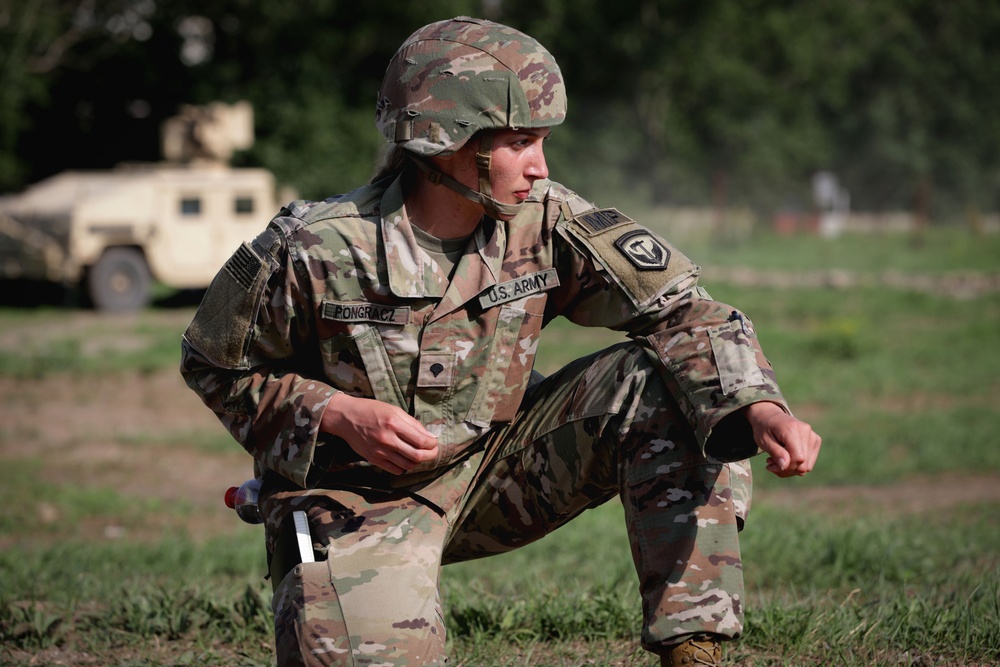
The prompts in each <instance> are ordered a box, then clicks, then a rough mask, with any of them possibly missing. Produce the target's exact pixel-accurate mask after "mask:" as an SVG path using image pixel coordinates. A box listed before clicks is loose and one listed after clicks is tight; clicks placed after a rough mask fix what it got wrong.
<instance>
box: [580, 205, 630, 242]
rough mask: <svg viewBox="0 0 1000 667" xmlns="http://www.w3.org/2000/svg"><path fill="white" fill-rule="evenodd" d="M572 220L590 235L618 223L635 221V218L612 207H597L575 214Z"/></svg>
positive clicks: (604, 230) (615, 225)
mask: <svg viewBox="0 0 1000 667" xmlns="http://www.w3.org/2000/svg"><path fill="white" fill-rule="evenodd" d="M574 220H576V221H577V222H578V223H579V224H580V226H581V227H583V228H584V230H585V231H587V233H588V234H590V235H591V236H593V235H594V234H600V233H601V232H606V231H607V230H609V229H611V228H612V227H617V226H618V225H624V224H628V223H630V222H635V220H633V219H632V218H630V217H628V216H627V215H625V214H624V213H622V212H621V211H619V210H618V209H614V208H599V209H596V210H593V211H590V212H588V213H584V214H583V215H580V216H577V217H576V218H574Z"/></svg>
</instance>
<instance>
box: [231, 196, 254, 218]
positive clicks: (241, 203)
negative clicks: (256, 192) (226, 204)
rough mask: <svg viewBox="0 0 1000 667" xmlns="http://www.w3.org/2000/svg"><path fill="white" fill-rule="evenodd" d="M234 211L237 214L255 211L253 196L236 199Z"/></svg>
mask: <svg viewBox="0 0 1000 667" xmlns="http://www.w3.org/2000/svg"><path fill="white" fill-rule="evenodd" d="M233 212H234V213H236V214H237V215H246V214H247V213H253V197H237V198H236V199H234V200H233Z"/></svg>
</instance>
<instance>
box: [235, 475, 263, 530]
mask: <svg viewBox="0 0 1000 667" xmlns="http://www.w3.org/2000/svg"><path fill="white" fill-rule="evenodd" d="M259 495H260V480H259V479H248V480H247V481H245V482H243V483H242V484H240V485H239V486H231V487H229V489H228V490H227V491H226V507H228V508H230V509H233V510H236V515H237V516H238V517H240V518H241V519H243V520H244V521H246V522H247V523H264V517H263V516H262V515H261V513H260V507H258V505H257V498H258V496H259Z"/></svg>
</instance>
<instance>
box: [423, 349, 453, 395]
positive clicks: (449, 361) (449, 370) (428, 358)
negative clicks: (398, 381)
mask: <svg viewBox="0 0 1000 667" xmlns="http://www.w3.org/2000/svg"><path fill="white" fill-rule="evenodd" d="M454 376H455V355H454V353H449V352H435V353H424V354H421V355H420V370H419V371H418V373H417V386H418V387H450V386H451V383H452V380H453V378H454Z"/></svg>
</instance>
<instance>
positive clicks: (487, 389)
mask: <svg viewBox="0 0 1000 667" xmlns="http://www.w3.org/2000/svg"><path fill="white" fill-rule="evenodd" d="M526 316H527V312H526V311H524V310H522V309H520V308H513V307H511V306H503V307H501V308H500V315H499V317H498V318H497V326H496V330H495V331H494V333H493V340H492V342H491V344H490V351H489V355H488V356H487V357H486V363H485V367H484V368H483V369H482V374H481V376H480V380H479V387H478V389H477V391H476V397H475V398H474V399H473V401H472V406H471V407H470V408H469V412H468V414H467V415H466V417H465V420H466V421H467V422H469V423H471V424H474V425H476V426H481V427H486V426H489V425H490V424H491V423H492V422H493V421H495V420H499V421H504V420H508V419H510V417H511V416H513V415H502V414H496V413H497V406H498V405H499V404H500V403H501V402H503V399H504V398H505V397H506V396H507V394H510V393H515V392H516V393H517V394H518V399H519V400H520V396H521V395H522V394H523V393H524V387H525V385H526V384H527V377H528V374H527V373H525V374H524V376H525V377H524V382H522V383H521V384H520V386H518V387H507V371H508V369H509V368H510V363H511V359H512V358H513V356H514V354H515V352H516V350H515V346H516V345H517V341H518V336H519V334H520V331H521V323H522V322H523V321H524V319H525V317H526Z"/></svg>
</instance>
